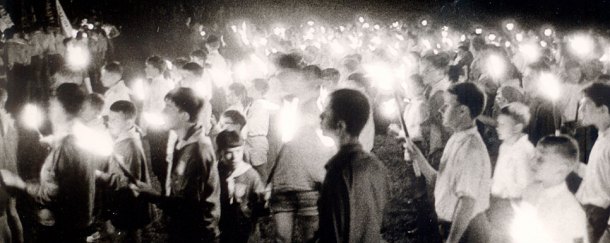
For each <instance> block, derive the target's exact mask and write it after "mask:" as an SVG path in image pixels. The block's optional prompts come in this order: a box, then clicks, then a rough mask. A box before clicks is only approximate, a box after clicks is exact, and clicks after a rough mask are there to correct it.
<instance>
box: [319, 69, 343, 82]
mask: <svg viewBox="0 0 610 243" xmlns="http://www.w3.org/2000/svg"><path fill="white" fill-rule="evenodd" d="M322 78H324V79H330V80H331V81H332V82H333V83H335V84H336V83H337V82H339V79H340V78H341V73H340V72H339V70H337V69H335V68H327V69H324V70H322Z"/></svg>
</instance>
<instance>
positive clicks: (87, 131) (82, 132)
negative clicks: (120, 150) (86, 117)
mask: <svg viewBox="0 0 610 243" xmlns="http://www.w3.org/2000/svg"><path fill="white" fill-rule="evenodd" d="M72 132H73V134H74V137H75V142H76V145H77V146H78V147H79V148H81V149H83V150H85V151H87V152H89V153H91V154H94V155H97V156H110V155H111V154H112V151H113V146H114V144H113V142H112V138H111V137H110V134H108V133H107V132H105V131H104V132H102V131H98V130H96V129H92V128H90V127H87V126H85V125H84V124H82V123H79V122H77V123H76V124H74V126H73V127H72Z"/></svg>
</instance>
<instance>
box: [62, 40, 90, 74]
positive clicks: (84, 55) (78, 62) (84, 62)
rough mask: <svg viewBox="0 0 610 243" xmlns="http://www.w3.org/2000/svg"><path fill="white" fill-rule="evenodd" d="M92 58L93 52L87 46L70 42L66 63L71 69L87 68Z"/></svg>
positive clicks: (67, 48)
mask: <svg viewBox="0 0 610 243" xmlns="http://www.w3.org/2000/svg"><path fill="white" fill-rule="evenodd" d="M90 59H91V54H90V53H89V50H88V49H87V48H86V47H85V46H82V45H75V44H70V43H68V45H67V47H66V64H67V65H68V67H69V68H70V69H71V70H83V69H85V68H87V66H88V65H89V62H90Z"/></svg>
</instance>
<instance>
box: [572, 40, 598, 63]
mask: <svg viewBox="0 0 610 243" xmlns="http://www.w3.org/2000/svg"><path fill="white" fill-rule="evenodd" d="M569 47H570V50H571V51H572V52H573V53H574V54H575V55H577V56H578V57H580V58H586V57H588V56H590V55H592V54H593V52H594V51H595V41H594V40H593V38H591V37H590V36H588V35H575V36H573V37H572V38H570V39H569Z"/></svg>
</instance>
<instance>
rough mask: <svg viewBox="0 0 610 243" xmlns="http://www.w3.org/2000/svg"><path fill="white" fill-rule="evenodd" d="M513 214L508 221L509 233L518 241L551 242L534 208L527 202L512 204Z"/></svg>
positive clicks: (524, 242) (525, 242)
mask: <svg viewBox="0 0 610 243" xmlns="http://www.w3.org/2000/svg"><path fill="white" fill-rule="evenodd" d="M513 209H514V211H515V216H514V218H513V220H512V222H511V223H510V224H511V225H510V235H511V236H512V238H513V240H514V242H519V243H534V242H536V243H538V242H541V243H551V242H553V241H552V240H551V238H550V237H549V235H548V233H547V232H546V230H545V228H544V224H542V222H541V221H540V218H539V217H538V212H537V210H536V208H534V207H533V206H532V205H530V204H527V203H521V204H520V205H513Z"/></svg>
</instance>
